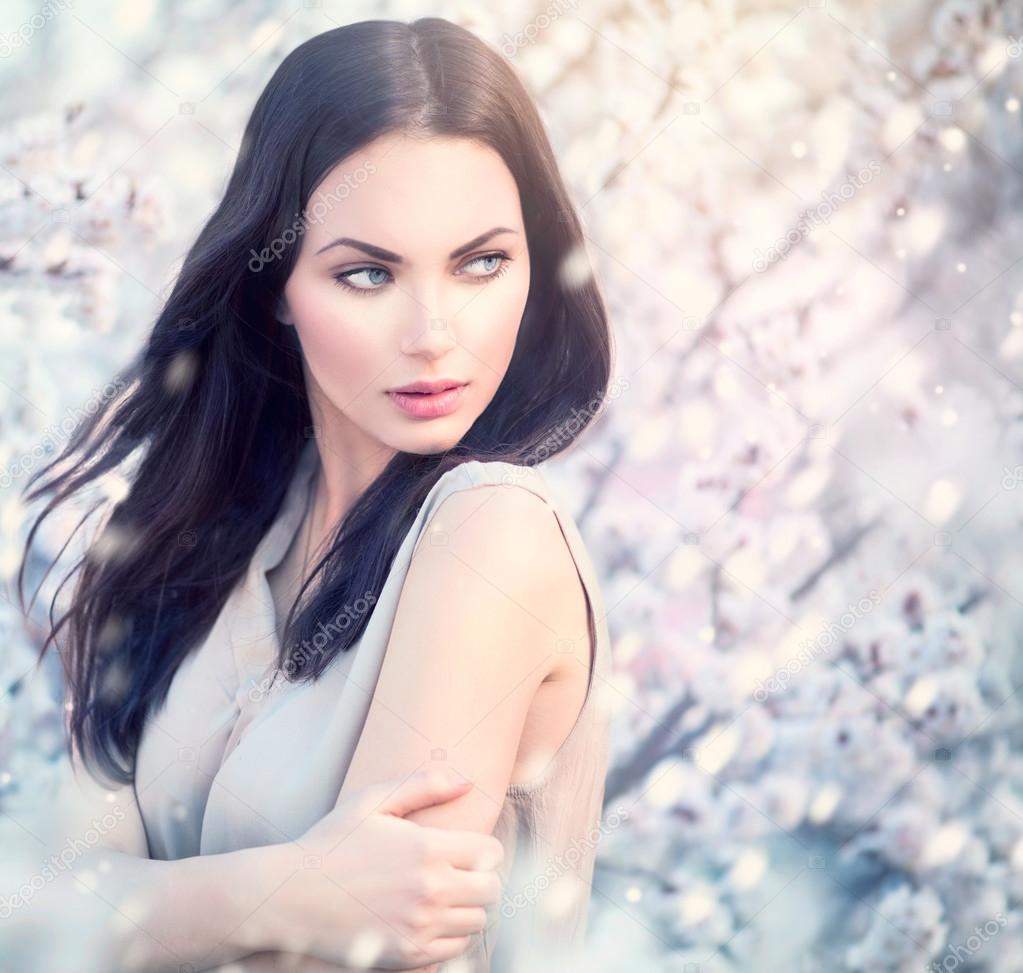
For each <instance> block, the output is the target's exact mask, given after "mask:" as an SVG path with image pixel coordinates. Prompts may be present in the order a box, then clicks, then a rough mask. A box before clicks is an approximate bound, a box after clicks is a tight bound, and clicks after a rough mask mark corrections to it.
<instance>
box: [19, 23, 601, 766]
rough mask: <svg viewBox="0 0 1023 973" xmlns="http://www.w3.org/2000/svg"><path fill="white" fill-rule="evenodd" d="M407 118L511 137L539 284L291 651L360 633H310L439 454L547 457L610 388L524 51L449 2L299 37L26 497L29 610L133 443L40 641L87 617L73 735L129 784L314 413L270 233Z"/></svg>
mask: <svg viewBox="0 0 1023 973" xmlns="http://www.w3.org/2000/svg"><path fill="white" fill-rule="evenodd" d="M391 132H403V133H406V134H418V135H424V136H430V135H436V136H449V137H467V138H471V139H475V140H478V141H479V142H482V143H484V144H486V145H488V146H490V147H491V148H493V149H494V150H495V151H496V152H497V153H498V154H499V155H500V156H501V157H502V159H503V160H504V162H505V164H506V165H507V166H508V168H509V170H510V171H511V173H512V174H513V176H514V178H515V180H516V183H517V186H518V190H519V194H520V198H521V200H522V209H523V216H524V220H525V228H526V234H527V240H528V245H529V252H530V268H531V282H530V290H529V295H528V298H527V301H526V306H525V310H524V312H523V318H522V323H521V326H520V328H519V334H518V339H517V344H516V347H515V350H514V353H513V356H512V359H511V362H510V364H509V367H508V371H507V373H506V375H505V377H504V380H503V381H502V383H501V385H500V387H499V388H498V390H497V393H496V394H495V396H494V398H493V400H492V401H491V403H490V404H489V405H488V407H487V408H486V410H485V411H484V412H483V414H482V415H481V416H480V417H479V418H478V419H477V421H476V422H475V423H474V424H473V426H472V428H471V429H469V431H468V432H467V433H466V434H465V436H464V437H463V439H462V440H461V441H460V442H459V443H458V444H457V445H456V446H455V447H453V448H452V449H450V450H446V451H444V452H442V453H436V454H430V455H415V454H410V453H403V452H399V453H398V454H397V455H395V456H394V457H393V458H392V459H391V461H390V462H389V463H388V465H387V467H386V468H385V469H384V471H383V472H382V473H381V474H380V475H379V476H378V477H377V478H376V480H374V482H373V483H372V484H371V485H370V486H369V487H368V488H367V489H366V490H365V491H364V493H363V494H362V496H361V497H360V498H359V499H358V501H357V503H355V505H354V506H353V507H352V508H351V510H350V511H349V512H348V513H347V515H346V516H345V517H344V518H343V520H342V522H341V523H340V524H339V525H338V526H337V528H336V529H335V532H334V534H333V536H332V538H331V544H330V549H329V551H328V553H327V554H326V555H325V556H324V557H323V558H322V559H321V560H320V562H319V563H318V564H317V565H316V567H315V570H314V571H313V573H312V575H311V576H310V578H309V579H308V580H307V582H306V584H305V585H304V586H303V589H302V592H303V593H304V592H305V590H306V588H307V587H310V590H311V592H312V595H311V597H309V598H308V599H303V598H302V596H301V593H300V596H299V599H298V600H297V601H296V604H295V605H294V606H292V610H291V611H289V613H288V617H287V623H286V630H285V634H284V638H283V640H282V645H281V651H280V653H279V656H278V658H277V669H276V672H284V673H286V674H287V677H288V678H289V679H291V680H292V681H306V680H313V679H316V678H317V677H318V676H319V675H320V674H321V673H322V672H323V670H324V669H326V668H327V666H329V665H330V663H331V661H332V659H333V658H334V657H335V656H336V655H337V653H339V652H343V651H346V650H347V649H349V648H350V647H351V646H352V645H353V644H354V643H355V642H356V641H357V640H358V638H359V636H360V634H361V633H362V631H363V629H364V628H365V625H366V622H367V621H368V618H369V615H368V614H367V613H363V614H361V616H357V617H356V618H355V619H354V624H349V625H347V626H345V627H343V628H339V627H338V626H334V628H333V629H332V630H331V631H332V638H331V639H330V642H329V644H328V645H326V646H325V647H323V648H322V649H320V648H318V649H317V651H316V652H315V653H309V652H307V651H304V650H303V649H302V647H303V646H309V645H311V644H314V639H315V636H316V635H317V633H318V631H319V629H320V628H322V626H320V625H319V620H320V619H325V618H329V619H333V618H336V617H338V616H339V614H342V613H344V611H345V606H348V605H351V604H353V603H355V602H357V601H358V600H360V599H366V598H367V596H368V595H375V594H376V593H378V592H379V591H380V590H381V588H382V586H383V582H384V580H385V578H386V575H387V572H388V569H389V567H390V565H391V563H392V562H393V559H394V556H395V553H396V552H397V549H398V547H399V546H400V543H401V541H402V539H403V537H404V536H405V535H406V534H407V532H408V530H409V528H410V527H411V524H412V522H413V520H414V519H415V516H416V513H417V511H418V510H419V508H420V506H421V504H422V502H423V500H424V498H425V497H426V495H427V493H428V492H429V491H430V489H431V488H432V486H433V485H434V483H436V481H437V480H438V479H439V477H440V476H441V475H443V474H444V473H445V472H446V471H448V470H450V469H451V468H453V467H454V466H457V465H458V464H460V463H463V462H465V461H467V460H471V459H479V460H483V461H487V460H494V459H497V460H505V461H509V462H512V463H518V464H528V463H531V462H535V461H536V460H537V458H538V457H539V458H541V459H542V458H546V457H548V456H551V455H554V454H556V453H558V452H561V451H562V450H563V449H564V448H565V447H567V446H568V445H570V444H571V442H572V441H573V440H574V439H575V438H576V437H577V436H578V434H579V433H580V432H581V431H582V429H583V428H585V426H586V425H587V423H588V421H589V419H590V418H591V417H592V416H593V415H594V414H595V413H596V411H597V409H596V408H595V406H597V405H599V403H600V402H601V401H602V400H603V398H604V396H605V395H606V392H607V384H608V380H609V376H610V371H611V350H612V343H611V336H610V333H609V329H608V322H607V316H606V312H605V307H604V303H603V301H602V298H601V295H600V293H599V290H598V288H597V285H596V283H595V282H594V281H593V279H592V277H591V276H589V275H588V274H585V273H584V274H578V273H572V272H566V268H568V269H570V268H571V267H573V266H577V264H576V261H577V259H578V256H579V254H580V253H583V252H584V251H583V234H582V230H581V227H580V223H579V220H578V218H577V215H576V213H575V210H574V208H573V206H572V204H571V202H570V200H569V197H568V194H567V192H566V189H565V186H564V184H563V182H562V179H561V177H560V175H559V172H558V169H557V165H556V162H555V159H554V156H553V153H552V151H551V147H550V144H549V142H548V139H547V135H546V133H545V130H544V127H543V123H542V121H541V120H540V117H539V115H538V113H537V110H536V108H535V106H534V104H533V102H532V100H531V98H530V96H529V94H528V92H527V91H526V89H525V87H524V85H523V84H522V82H521V80H520V79H519V78H518V76H517V75H516V73H515V72H514V71H513V70H512V68H511V67H510V66H509V64H508V63H507V62H506V61H505V60H504V59H503V58H502V57H501V56H500V55H499V54H498V53H496V52H495V51H494V50H492V49H491V48H490V47H488V46H487V45H486V44H485V43H483V42H482V41H481V40H479V39H478V38H477V37H475V36H474V35H473V34H472V33H471V32H469V31H467V30H465V29H464V28H461V27H458V26H456V25H454V24H452V23H450V22H449V21H446V20H443V19H440V18H435V17H427V18H422V19H419V20H416V21H414V22H412V23H403V22H400V21H389V20H370V21H363V22H360V23H355V24H351V25H348V26H345V27H340V28H338V29H336V30H330V31H327V32H325V33H322V34H319V35H317V36H316V37H313V38H311V39H310V40H308V41H306V42H305V43H303V44H301V45H300V46H299V47H297V48H296V49H295V50H294V51H292V52H291V53H290V54H289V55H288V56H287V57H286V58H285V59H284V60H283V61H282V63H281V64H280V66H279V67H278V68H277V70H276V71H275V72H274V75H273V77H272V78H271V79H270V81H269V83H268V84H267V86H266V88H265V89H264V90H263V92H262V93H261V94H260V96H259V99H258V100H257V102H256V105H255V107H254V109H253V112H252V116H251V118H250V119H249V122H248V124H247V126H246V128H245V134H244V137H243V140H242V146H241V149H240V151H239V154H238V158H237V161H236V162H235V166H234V170H233V172H232V173H231V177H230V180H229V182H228V184H227V188H226V190H225V192H224V197H223V200H222V201H221V203H220V205H219V206H218V207H217V209H216V211H215V212H214V213H213V215H212V216H211V217H210V218H209V220H208V222H207V223H206V225H205V226H204V227H203V229H202V231H201V232H200V234H199V236H198V239H197V240H196V241H195V244H194V245H193V246H192V248H191V250H190V251H189V253H188V255H187V257H186V259H185V261H184V264H183V266H182V269H181V273H180V276H179V277H178V280H177V282H176V284H175V286H174V288H173V291H172V292H171V295H170V297H169V299H168V300H167V302H166V305H165V307H164V308H163V310H162V311H161V313H160V314H159V316H158V318H157V320H156V323H155V325H154V327H153V330H152V333H151V335H150V336H149V338H148V341H147V343H146V344H145V346H144V348H143V349H142V350H141V351H140V352H139V354H138V356H137V357H136V358H135V359H134V360H133V361H132V363H131V364H130V365H129V366H128V367H127V368H126V369H124V370H123V371H122V372H120V373H119V374H118V381H119V382H123V384H124V387H125V393H124V394H123V395H122V396H119V397H118V398H116V399H112V400H110V401H107V402H106V403H105V404H104V405H103V407H102V408H100V409H99V410H98V411H97V412H96V413H95V414H94V415H92V416H91V417H90V418H89V419H88V420H87V421H86V422H84V423H83V424H82V425H81V426H80V427H79V428H78V429H76V430H75V432H74V435H73V436H72V438H71V440H70V441H69V442H68V444H67V446H66V447H65V448H64V450H63V451H62V452H61V454H60V455H59V456H58V457H56V458H55V459H53V460H51V461H50V462H49V464H48V465H46V466H45V467H44V468H43V469H41V470H38V471H37V472H36V473H35V474H34V475H33V476H32V478H31V479H30V480H29V483H28V487H31V486H32V484H33V483H35V481H36V480H38V479H39V478H40V477H42V476H43V474H46V473H49V474H52V475H51V476H50V478H49V479H47V480H45V482H43V483H42V484H41V485H38V486H36V487H35V489H33V490H32V491H31V492H27V496H26V499H27V500H29V501H31V500H34V499H36V498H37V497H40V496H42V495H45V494H52V499H50V501H49V502H48V504H47V505H46V506H45V508H44V509H43V511H42V512H41V514H40V515H39V517H38V519H37V520H36V521H35V523H34V524H33V526H32V529H31V531H30V532H29V535H28V538H27V540H26V543H25V553H24V557H23V559H22V564H21V569H20V570H19V573H18V592H19V597H20V598H21V602H22V606H23V607H24V594H23V584H24V580H23V579H24V570H25V561H26V560H27V557H28V553H29V550H30V548H31V545H32V540H33V537H34V536H35V533H36V531H37V530H38V529H39V526H40V524H41V523H42V521H43V520H44V519H45V517H46V516H47V515H48V514H49V513H50V512H51V511H52V510H53V509H54V508H55V507H56V506H57V505H58V504H60V503H62V502H64V501H65V500H67V499H68V498H69V497H70V496H71V495H72V494H74V493H76V492H77V491H79V490H80V489H81V488H82V487H84V486H85V485H86V484H88V483H89V482H90V481H92V480H94V479H96V478H97V477H99V476H101V475H102V474H104V473H106V472H107V471H109V470H111V469H114V468H117V467H119V466H120V464H122V463H124V462H125V461H127V460H129V459H130V460H131V466H132V477H131V485H130V490H129V492H128V493H127V495H126V496H124V498H123V499H121V500H120V501H119V502H116V503H112V505H111V509H110V512H109V516H108V518H107V519H106V521H105V523H104V526H103V531H102V533H101V534H100V537H99V541H98V542H97V543H95V544H93V545H92V547H90V549H89V551H87V552H86V554H85V556H84V557H83V558H82V559H81V560H79V561H78V562H77V564H75V565H74V567H73V568H72V571H71V573H70V574H69V575H68V578H65V583H66V582H67V580H68V579H69V578H70V577H71V576H72V575H73V574H74V573H75V572H76V571H77V570H78V569H79V568H80V569H81V570H80V573H79V576H78V579H77V584H76V586H75V589H74V593H73V595H72V599H71V605H70V608H69V610H68V611H67V613H66V614H65V615H64V617H63V618H62V619H61V620H60V622H59V623H58V624H56V625H52V624H51V626H50V631H49V635H48V636H47V638H46V640H45V642H44V644H43V646H42V650H41V652H40V659H42V656H43V654H44V653H45V652H46V649H47V646H48V645H49V644H50V642H51V641H54V640H56V637H57V634H58V632H59V631H60V630H61V628H63V627H64V625H67V626H68V633H67V643H66V649H64V648H62V649H61V658H62V662H63V665H64V671H65V674H66V680H67V683H68V687H69V694H70V705H69V707H68V709H69V711H70V716H69V718H68V724H67V729H68V740H67V742H68V745H69V750H70V748H71V747H72V746H74V747H75V748H76V749H77V750H78V751H79V752H80V753H81V756H82V759H83V760H85V761H88V762H90V763H91V762H92V758H93V756H94V755H95V757H96V760H97V763H98V766H99V767H101V768H102V770H103V771H104V772H105V773H106V774H107V775H108V776H109V777H111V778H112V779H113V780H115V781H117V782H119V783H128V782H130V781H131V780H132V779H133V776H134V758H135V754H136V752H137V746H138V741H139V738H140V736H141V733H142V729H143V725H144V723H145V720H146V716H147V714H148V713H149V712H150V711H151V708H152V709H155V708H158V707H159V705H160V704H161V703H162V702H163V700H164V699H165V697H166V694H167V690H168V688H169V686H170V682H171V679H172V677H173V675H174V673H175V671H176V670H177V668H178V666H179V665H180V663H181V662H182V660H183V659H184V658H185V657H186V656H187V655H188V654H189V652H190V651H191V650H192V649H193V648H195V647H196V646H197V645H198V644H200V643H201V642H202V640H203V639H204V637H205V636H206V635H207V634H208V632H209V630H210V628H211V627H212V624H213V622H214V621H215V619H216V617H217V615H218V614H219V612H220V610H221V608H222V606H223V604H224V602H225V600H226V598H227V596H228V594H229V593H230V591H231V589H232V588H233V587H234V586H235V584H236V583H237V582H238V581H239V579H240V578H241V576H242V575H243V574H244V572H245V569H246V567H247V565H248V564H249V562H250V560H251V558H252V555H253V553H254V551H255V549H256V547H257V545H258V544H259V542H260V540H261V539H262V537H263V535H264V534H265V533H266V531H267V529H268V528H269V526H270V524H271V523H272V522H273V521H274V519H275V517H276V515H277V513H278V510H279V508H280V505H281V502H282V500H283V497H284V494H285V491H286V489H287V485H288V482H289V481H290V479H291V476H292V474H293V472H294V470H295V465H296V463H297V461H298V458H299V456H300V454H301V452H302V449H303V447H304V446H305V445H306V443H307V440H308V438H309V436H311V435H313V434H314V433H313V430H312V418H311V415H310V409H309V403H308V400H307V397H306V392H305V386H304V381H303V375H302V367H301V365H302V362H301V351H300V349H299V347H298V346H297V343H296V341H295V339H294V337H293V336H292V335H291V334H289V332H288V330H287V329H286V327H285V326H283V325H282V324H281V323H280V322H278V321H277V320H276V319H275V317H274V309H275V307H276V303H277V299H278V297H279V295H280V294H281V293H282V291H283V288H284V284H285V282H286V281H287V279H288V276H289V275H290V272H291V269H292V267H293V266H294V260H295V256H296V253H295V248H288V249H287V250H285V251H283V252H282V253H280V254H279V257H280V259H275V260H270V261H267V262H266V263H265V264H261V263H257V266H256V267H255V268H254V267H253V266H252V258H251V254H252V253H253V252H255V253H256V254H260V253H265V252H266V251H267V248H268V247H269V246H270V242H271V241H277V240H280V239H282V238H283V239H287V236H286V233H287V231H288V228H289V227H292V226H293V224H294V220H295V217H296V214H302V213H303V212H304V211H305V208H306V206H307V205H308V203H309V199H310V195H311V193H312V192H313V190H314V189H315V188H316V187H317V186H318V185H319V183H320V182H321V180H322V179H323V178H324V177H325V176H326V175H327V173H328V172H329V171H330V170H331V169H332V168H333V167H334V166H336V165H337V164H338V163H339V162H340V161H341V160H342V159H344V158H346V157H347V156H348V155H349V154H350V153H352V152H353V151H355V150H357V149H359V148H360V147H362V146H364V145H366V144H367V143H369V142H371V141H372V140H373V139H375V138H377V137H378V136H381V135H384V134H387V133H391ZM69 460H70V461H71V462H70V464H69V465H67V464H68V461H69ZM65 465H67V469H66V470H65V471H63V472H59V473H56V472H54V470H55V468H56V467H58V466H65ZM26 489H27V488H26ZM314 579H318V582H319V583H318V584H317V585H316V586H315V587H312V582H313V580H314ZM61 587H63V585H62V586H61ZM58 590H59V589H58ZM54 601H56V596H54ZM300 603H302V604H300ZM296 609H298V611H297V613H296ZM50 618H51V623H52V620H53V611H52V606H51V614H50ZM315 644H317V646H319V644H320V643H319V642H315ZM276 672H275V675H276Z"/></svg>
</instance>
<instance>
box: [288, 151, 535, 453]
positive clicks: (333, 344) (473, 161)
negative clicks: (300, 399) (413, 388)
mask: <svg viewBox="0 0 1023 973" xmlns="http://www.w3.org/2000/svg"><path fill="white" fill-rule="evenodd" d="M305 217H306V220H307V221H308V222H307V224H306V227H305V231H304V233H303V234H302V236H301V238H300V239H301V249H300V251H299V255H298V258H297V261H296V264H295V267H294V269H293V271H292V273H291V276H290V277H289V278H288V281H287V284H286V285H285V288H284V294H283V296H282V299H281V303H280V305H279V307H278V317H279V318H280V320H282V321H284V322H286V323H290V324H294V326H295V328H296V329H297V332H298V337H299V341H300V343H301V346H302V350H303V354H304V357H305V373H306V383H307V389H308V392H309V395H310V399H311V407H312V410H313V416H314V420H316V421H317V422H323V423H326V425H327V426H328V427H340V428H337V429H334V428H331V432H330V433H329V434H330V435H331V436H333V435H334V434H335V433H336V434H337V435H338V436H340V438H341V439H342V441H343V442H345V444H346V445H347V446H348V447H349V448H351V449H353V450H354V451H355V452H356V453H360V452H368V453H373V452H376V451H379V449H380V447H381V446H383V447H388V448H390V449H393V450H400V451H403V452H409V453H420V454H423V453H434V452H441V451H443V450H445V449H449V448H451V447H452V446H454V445H455V444H456V443H457V442H458V441H459V440H460V439H461V438H462V436H463V435H464V434H465V432H466V431H467V430H468V429H469V428H470V426H472V424H473V423H474V422H475V421H476V419H477V418H478V416H479V415H480V414H481V413H482V412H483V410H484V409H485V408H486V407H487V405H488V403H489V402H490V401H491V399H492V398H493V396H494V393H495V392H496V391H497V388H498V386H499V385H500V384H501V380H502V379H503V377H504V375H505V372H506V371H507V368H508V364H509V362H510V360H511V356H512V351H513V350H514V348H515V339H516V336H517V335H518V330H519V324H520V322H521V320H522V312H523V309H524V307H525V304H526V297H527V294H528V292H529V277H530V273H529V250H528V248H527V244H526V234H525V228H524V225H523V219H522V208H521V204H520V200H519V194H518V189H517V187H516V184H515V180H514V178H513V177H512V174H511V172H510V171H509V170H508V168H507V167H506V166H505V164H504V162H503V161H502V159H501V157H500V156H499V155H498V154H497V153H496V152H494V151H493V150H492V149H490V148H489V147H488V146H484V145H482V144H480V143H477V142H475V141H470V140H467V139H452V138H437V137H435V138H431V139H429V140H415V139H410V138H407V137H405V136H401V135H387V136H383V137H381V138H379V139H377V140H375V141H374V142H372V143H370V144H369V145H367V146H366V147H364V148H363V149H360V150H359V151H358V152H355V153H353V154H352V155H351V156H350V157H349V158H348V159H345V160H342V161H341V163H339V164H338V165H337V166H336V167H335V168H334V169H333V170H331V172H330V173H328V175H327V176H326V178H325V179H324V180H323V181H322V182H321V183H320V185H319V186H318V187H317V188H316V189H315V190H314V191H313V194H312V197H311V199H310V201H309V204H308V205H307V207H306V213H305ZM442 380H443V381H445V382H447V381H450V382H451V383H455V384H457V385H459V386H460V388H458V389H457V390H456V391H454V392H447V393H435V394H431V395H421V396H417V395H415V394H407V395H405V396H404V397H401V396H396V395H395V394H394V390H396V389H400V388H402V387H404V386H407V385H410V384H412V383H415V382H439V381H442Z"/></svg>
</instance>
